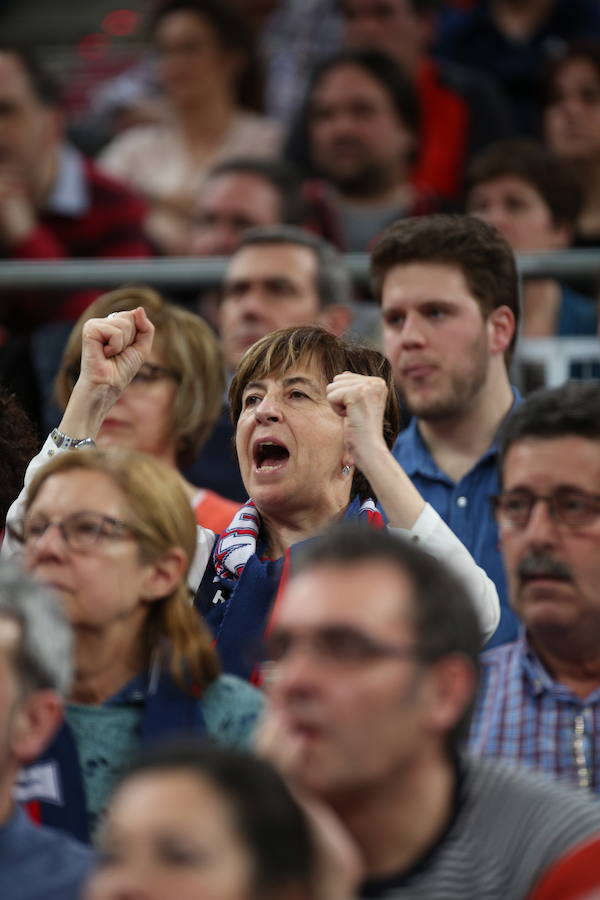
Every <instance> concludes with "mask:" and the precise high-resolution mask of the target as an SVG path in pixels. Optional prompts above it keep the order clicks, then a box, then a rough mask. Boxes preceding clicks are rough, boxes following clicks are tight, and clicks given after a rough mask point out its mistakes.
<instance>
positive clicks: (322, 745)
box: [263, 528, 600, 900]
mask: <svg viewBox="0 0 600 900" xmlns="http://www.w3.org/2000/svg"><path fill="white" fill-rule="evenodd" d="M479 640H480V635H479V629H478V625H477V620H476V618H475V614H474V610H473V608H472V606H471V604H470V602H469V599H468V597H467V596H466V595H465V593H464V591H463V589H462V588H461V587H460V586H459V585H458V584H457V583H456V582H455V580H454V579H453V578H452V577H451V576H450V574H449V573H448V572H447V571H446V569H445V568H444V567H443V566H442V565H441V564H440V563H439V562H437V561H436V560H433V559H432V558H431V557H430V556H428V555H427V554H425V553H423V552H422V551H421V550H420V549H419V548H418V547H416V546H414V545H413V544H410V543H408V542H400V541H399V540H398V539H397V538H395V537H393V536H392V535H389V534H387V533H385V532H381V531H372V530H370V529H365V528H359V529H356V528H354V529H349V528H342V529H339V530H338V531H337V532H336V531H333V532H331V533H330V534H329V535H327V536H325V537H323V538H318V539H316V540H315V541H314V543H313V544H312V546H310V547H309V548H308V549H307V552H306V556H305V558H304V560H303V561H300V562H299V563H298V566H297V567H296V568H293V570H292V575H291V580H290V581H289V582H288V584H287V586H286V588H285V590H284V592H283V594H282V595H281V597H280V601H279V604H278V608H277V611H276V613H275V617H274V620H273V624H272V630H271V633H270V637H269V639H268V642H267V656H268V659H269V660H270V662H269V664H268V668H267V672H268V675H269V681H268V692H269V694H270V700H271V708H270V711H269V713H268V714H267V721H266V723H265V733H264V735H263V738H264V742H265V743H266V744H268V743H269V738H270V743H271V748H270V749H271V753H272V755H273V756H274V758H275V759H276V760H278V761H279V762H280V764H281V765H282V766H283V767H284V769H285V771H287V772H288V774H289V775H290V776H291V777H293V779H294V782H295V783H299V784H301V785H302V787H303V788H304V789H306V790H307V791H309V792H311V793H313V794H314V795H316V796H317V797H318V798H319V799H320V800H322V801H324V802H325V803H326V804H327V805H328V806H330V807H331V808H332V809H333V810H334V811H335V812H336V813H337V814H338V816H339V818H340V819H341V821H342V822H343V824H344V825H345V826H346V828H347V829H348V830H349V832H350V834H351V836H352V837H353V838H354V840H355V842H356V843H357V845H358V847H359V849H360V851H361V852H362V855H363V858H364V863H365V873H366V878H367V880H366V881H365V883H364V884H363V886H362V891H361V893H360V896H361V897H363V898H367V897H369V898H389V900H392V898H393V900H400V898H411V900H416V898H422V900H426V898H444V900H465V898H475V897H478V898H479V897H486V898H487V900H505V898H507V897H510V898H511V900H523V898H525V897H526V896H527V895H528V894H529V891H530V890H531V888H532V886H533V885H534V884H535V882H536V881H537V880H538V879H539V877H540V875H541V874H542V873H543V872H544V871H545V870H546V869H547V868H548V867H549V866H550V865H551V864H552V863H553V862H554V861H555V860H556V859H557V858H558V857H560V856H561V855H562V854H564V853H565V852H566V851H567V850H570V849H571V847H573V846H575V845H577V844H578V843H579V842H580V841H582V840H584V839H585V838H587V837H589V836H592V835H594V834H596V833H597V832H598V830H599V828H600V809H598V807H597V805H596V804H594V803H592V802H591V800H589V799H588V798H585V797H577V796H572V795H571V793H570V792H569V791H567V790H565V789H564V788H560V787H558V786H555V785H551V784H547V783H546V782H545V781H543V780H541V779H539V778H536V777H535V776H532V775H529V774H525V773H519V772H514V771H511V770H509V769H507V768H505V767H503V766H501V765H499V764H497V763H495V762H490V761H473V760H468V759H465V758H464V757H462V755H461V753H460V747H461V736H462V735H463V734H464V730H465V728H466V727H467V726H468V719H469V709H470V706H471V702H472V699H473V695H474V691H475V687H476V682H477V669H478V645H479Z"/></svg>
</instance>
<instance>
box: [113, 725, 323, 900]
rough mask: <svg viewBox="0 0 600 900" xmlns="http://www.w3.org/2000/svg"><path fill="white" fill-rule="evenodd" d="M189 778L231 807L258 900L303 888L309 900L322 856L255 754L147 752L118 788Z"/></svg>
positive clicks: (187, 747) (187, 749)
mask: <svg viewBox="0 0 600 900" xmlns="http://www.w3.org/2000/svg"><path fill="white" fill-rule="evenodd" d="M169 772H180V773H186V774H189V775H191V776H193V777H196V778H198V779H199V780H204V779H206V780H207V781H209V782H210V783H211V784H212V785H213V786H214V787H215V789H216V790H217V791H218V792H219V793H221V794H222V795H223V796H224V798H225V800H226V801H227V802H228V803H229V804H230V805H231V809H232V812H233V820H234V822H235V825H236V827H237V829H238V832H239V834H240V836H241V837H242V839H243V841H244V843H245V844H246V847H247V848H248V850H249V851H250V854H251V856H252V859H253V861H254V864H255V885H254V891H253V895H254V896H256V898H257V900H259V898H260V900H262V898H265V900H266V898H267V897H269V898H271V897H272V898H273V900H275V898H276V897H280V896H282V895H281V893H279V892H278V891H281V890H282V888H284V887H286V886H291V885H298V886H301V887H302V888H303V889H304V890H305V891H306V896H307V898H308V897H309V896H312V894H311V893H310V892H311V887H312V886H313V884H314V881H315V879H316V874H317V873H316V870H317V852H316V848H315V846H314V843H313V839H312V834H311V831H310V828H309V824H308V821H307V819H306V817H305V815H304V812H303V811H302V809H301V807H300V806H299V805H298V803H297V801H296V800H295V798H294V797H293V795H292V793H291V791H290V790H289V788H288V787H287V785H286V784H285V782H284V780H283V778H282V777H281V776H280V775H279V774H278V772H277V771H276V770H275V768H274V767H273V766H271V765H270V764H269V763H268V762H266V761H265V760H263V759H260V758H259V757H257V756H254V755H252V754H250V753H244V752H242V751H238V750H232V749H229V748H225V747H217V746H215V745H211V744H207V743H205V744H202V743H200V742H199V741H194V740H192V739H187V740H179V741H177V742H169V743H167V744H162V745H157V746H154V747H151V748H149V749H148V750H145V751H143V752H142V754H141V755H140V756H139V757H138V758H137V760H136V761H135V762H134V763H133V765H132V766H131V768H130V769H129V770H128V772H127V773H126V774H125V776H124V777H123V779H122V780H121V781H120V783H119V785H118V788H119V787H121V786H122V785H123V784H125V783H126V782H127V781H129V780H131V779H132V778H136V777H138V776H146V775H153V774H164V773H169ZM118 788H117V789H118Z"/></svg>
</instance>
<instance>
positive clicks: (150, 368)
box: [68, 363, 181, 387]
mask: <svg viewBox="0 0 600 900" xmlns="http://www.w3.org/2000/svg"><path fill="white" fill-rule="evenodd" d="M68 372H69V377H70V379H71V381H72V382H73V384H75V382H76V381H77V379H78V378H79V375H80V372H81V369H80V366H79V364H77V365H74V366H70V367H69V369H68ZM162 378H172V379H173V380H174V381H176V382H177V383H178V384H179V383H180V381H181V376H180V375H179V373H178V372H176V371H175V370H174V369H169V368H168V367H167V366H159V365H157V364H156V363H144V365H143V366H142V367H141V369H140V370H139V372H137V374H136V375H134V376H133V378H132V379H131V383H130V386H131V385H137V386H138V387H141V386H142V385H145V384H154V382H155V381H160V380H161V379H162Z"/></svg>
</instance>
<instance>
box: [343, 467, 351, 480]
mask: <svg viewBox="0 0 600 900" xmlns="http://www.w3.org/2000/svg"><path fill="white" fill-rule="evenodd" d="M349 474H350V466H342V475H343V476H344V478H347V477H348V475H349Z"/></svg>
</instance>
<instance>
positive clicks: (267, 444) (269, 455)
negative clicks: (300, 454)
mask: <svg viewBox="0 0 600 900" xmlns="http://www.w3.org/2000/svg"><path fill="white" fill-rule="evenodd" d="M289 458H290V453H289V450H288V449H287V447H284V446H283V444H278V443H276V442H275V441H260V442H258V443H257V444H255V445H254V465H255V466H256V468H257V469H258V470H259V471H261V472H270V471H273V470H275V469H281V468H282V466H284V465H285V464H286V463H287V461H288V459H289Z"/></svg>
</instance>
